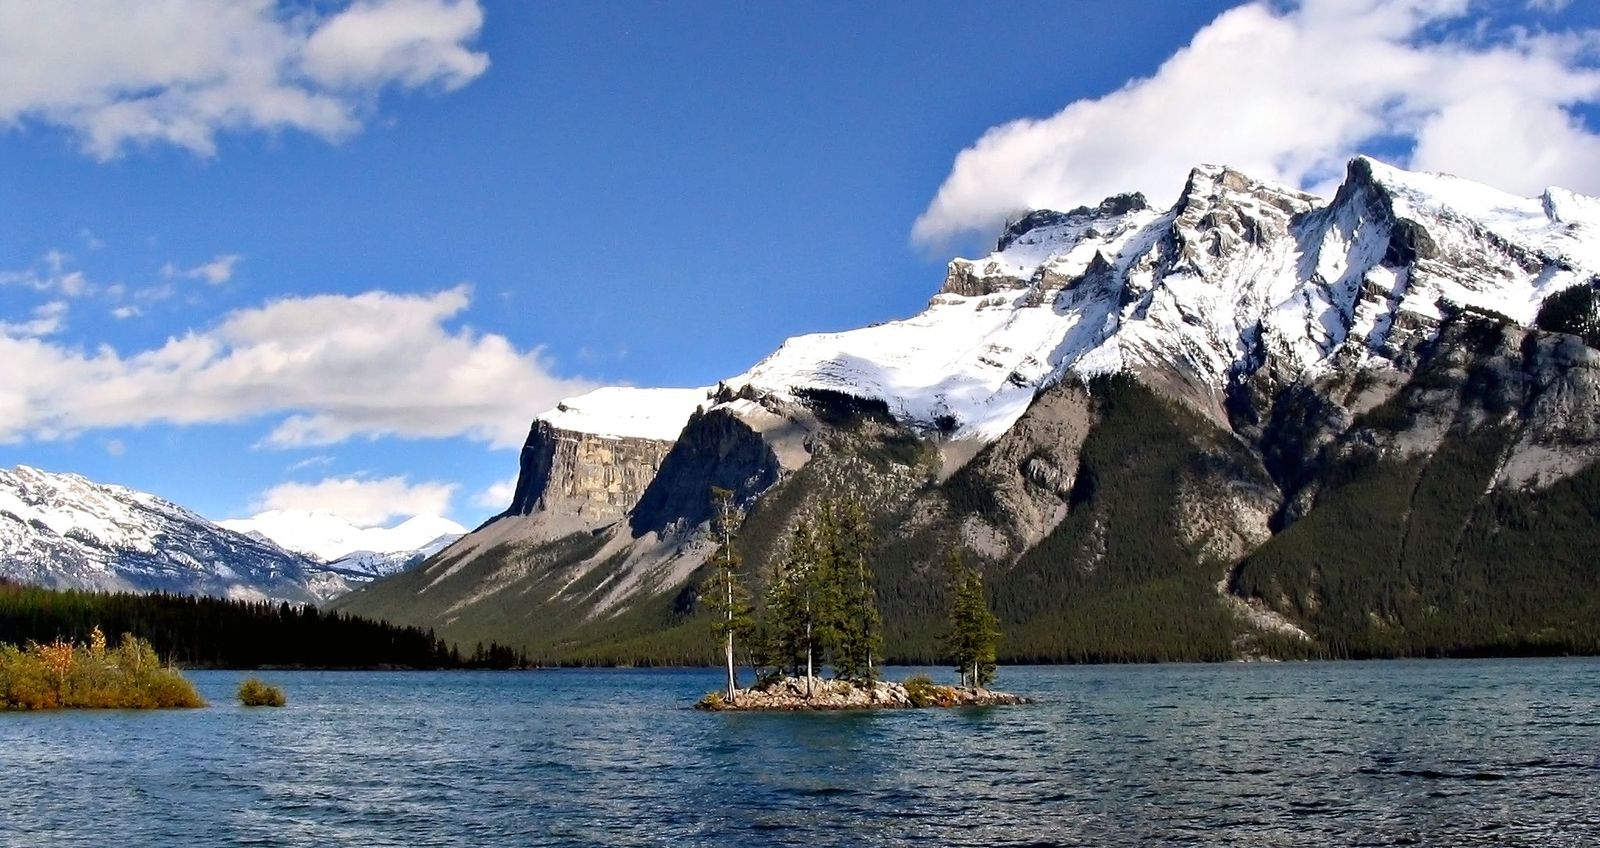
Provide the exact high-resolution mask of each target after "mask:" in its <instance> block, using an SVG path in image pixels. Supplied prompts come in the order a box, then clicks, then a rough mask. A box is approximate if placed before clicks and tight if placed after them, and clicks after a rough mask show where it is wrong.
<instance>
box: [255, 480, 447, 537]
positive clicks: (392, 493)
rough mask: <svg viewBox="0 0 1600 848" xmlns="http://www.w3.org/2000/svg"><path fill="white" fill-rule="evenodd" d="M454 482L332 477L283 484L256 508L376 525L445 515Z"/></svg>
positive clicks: (273, 489)
mask: <svg viewBox="0 0 1600 848" xmlns="http://www.w3.org/2000/svg"><path fill="white" fill-rule="evenodd" d="M456 488H457V486H456V484H455V483H441V482H427V483H415V484H413V483H411V482H409V481H408V480H407V479H406V478H405V477H384V478H381V479H373V480H369V479H364V478H360V477H329V478H327V479H325V480H321V481H319V482H316V483H283V484H280V485H277V486H274V487H272V488H271V489H268V490H267V491H266V492H264V493H263V494H262V495H261V499H260V500H259V501H258V502H257V503H256V505H255V508H256V509H257V510H259V511H264V510H273V509H288V510H312V511H319V512H331V513H333V514H335V515H337V516H339V517H341V518H343V519H344V520H346V521H348V522H350V523H351V524H354V525H356V526H357V527H377V526H379V525H382V524H384V523H385V522H387V521H388V520H389V519H391V518H396V517H400V518H410V517H411V516H414V515H430V514H431V515H445V514H447V513H448V512H449V511H450V501H451V499H452V498H453V497H455V491H456Z"/></svg>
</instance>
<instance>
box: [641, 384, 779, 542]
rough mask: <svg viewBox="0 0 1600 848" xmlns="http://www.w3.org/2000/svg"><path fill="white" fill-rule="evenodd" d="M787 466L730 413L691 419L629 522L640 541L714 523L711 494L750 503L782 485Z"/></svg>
mask: <svg viewBox="0 0 1600 848" xmlns="http://www.w3.org/2000/svg"><path fill="white" fill-rule="evenodd" d="M781 471H782V465H781V464H780V463H779V462H778V457H777V454H775V453H773V450H772V448H771V447H770V446H768V444H767V443H766V441H765V440H764V439H762V437H761V434H759V433H757V432H756V431H755V430H754V429H752V428H751V427H750V425H749V424H746V423H745V422H744V421H742V420H740V419H739V417H738V416H737V415H735V414H733V413H732V412H730V411H728V410H725V409H713V410H712V411H710V412H704V411H697V412H695V414H694V415H693V416H691V417H690V418H689V423H688V424H687V425H685V426H684V428H683V433H682V435H680V436H679V437H678V441H677V443H676V444H674V445H673V446H672V450H671V451H670V452H669V453H667V455H666V456H665V457H664V458H663V459H662V460H661V466H660V470H659V472H658V473H657V474H656V475H655V477H654V479H652V480H651V481H650V485H649V486H647V487H646V488H645V490H644V492H643V494H641V495H640V496H639V503H638V505H637V506H636V507H634V509H633V511H632V513H631V514H630V515H629V517H628V523H629V526H630V527H631V528H632V529H633V534H634V536H642V535H644V534H646V533H650V532H654V533H656V534H658V535H660V536H668V535H672V534H673V533H674V532H681V531H684V530H689V529H692V528H694V527H697V526H699V525H700V524H701V523H702V522H705V521H708V520H710V518H711V512H712V504H711V490H712V489H713V488H721V489H728V490H729V491H731V492H733V496H734V500H735V502H737V503H748V502H749V501H750V500H752V499H753V498H754V497H755V496H756V495H759V494H761V493H762V492H764V491H766V490H767V489H768V488H770V487H771V486H772V484H773V483H776V482H778V476H779V474H780V472H781Z"/></svg>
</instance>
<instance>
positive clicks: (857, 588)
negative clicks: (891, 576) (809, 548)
mask: <svg viewBox="0 0 1600 848" xmlns="http://www.w3.org/2000/svg"><path fill="white" fill-rule="evenodd" d="M827 508H828V509H829V510H830V511H831V512H832V515H833V518H832V527H833V529H834V536H833V545H832V560H833V562H832V566H833V567H832V576H833V579H834V580H835V581H836V587H837V588H836V590H835V591H836V594H837V596H838V598H839V606H838V618H837V621H836V622H835V625H834V635H835V638H836V642H835V645H834V652H833V670H834V674H835V675H836V676H838V677H843V678H847V679H853V680H873V679H876V678H877V669H876V668H875V667H874V665H873V657H874V656H876V655H877V654H878V653H879V651H880V649H881V646H882V642H883V635H882V630H883V617H882V615H881V614H880V613H879V612H878V596H877V590H876V589H875V588H874V587H873V581H872V566H871V553H872V544H873V540H872V526H871V524H870V522H868V521H867V513H866V509H865V508H864V507H862V505H861V502H860V501H858V500H856V499H855V498H851V497H845V498H842V499H840V500H837V501H833V502H830V503H829V504H828V507H827Z"/></svg>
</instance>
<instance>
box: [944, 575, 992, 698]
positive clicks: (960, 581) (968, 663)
mask: <svg viewBox="0 0 1600 848" xmlns="http://www.w3.org/2000/svg"><path fill="white" fill-rule="evenodd" d="M947 562H948V566H949V570H950V631H949V633H948V634H947V635H946V637H945V644H946V646H947V649H948V651H949V655H950V659H951V661H952V662H954V663H955V666H956V671H957V672H959V673H960V674H961V682H962V684H963V685H971V686H986V685H988V684H989V683H991V682H993V681H994V678H995V670H996V669H995V652H996V648H997V646H998V643H999V641H1000V623H999V620H998V619H997V618H995V614H994V612H993V611H991V610H990V609H989V601H988V599H987V598H986V597H985V596H984V592H983V576H982V575H981V574H979V573H978V572H977V570H976V569H973V568H971V567H969V566H968V565H967V564H966V563H964V562H963V561H962V559H961V552H960V551H957V550H952V551H951V552H950V555H949V558H948V560H947Z"/></svg>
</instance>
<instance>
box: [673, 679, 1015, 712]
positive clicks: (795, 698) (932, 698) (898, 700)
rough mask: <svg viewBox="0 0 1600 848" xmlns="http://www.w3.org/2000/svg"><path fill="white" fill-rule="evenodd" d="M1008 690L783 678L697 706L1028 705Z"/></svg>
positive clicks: (732, 708) (784, 709) (790, 709)
mask: <svg viewBox="0 0 1600 848" xmlns="http://www.w3.org/2000/svg"><path fill="white" fill-rule="evenodd" d="M1031 703H1033V701H1032V700H1030V699H1028V698H1024V697H1022V696H1020V695H1012V694H1010V693H1008V692H997V691H994V690H992V689H985V688H983V687H981V686H980V687H971V686H939V685H936V684H922V685H918V684H912V685H911V686H909V687H908V686H907V685H906V684H904V683H889V682H886V681H882V680H874V681H871V682H861V681H851V680H824V679H822V678H818V677H813V678H811V679H810V680H809V681H808V680H806V679H805V678H796V677H785V678H783V679H781V680H776V681H773V682H771V683H768V684H765V685H763V686H759V687H752V688H750V689H737V690H735V691H734V696H733V699H732V700H728V698H727V696H726V695H724V694H723V693H721V692H713V693H711V694H710V695H707V696H706V697H704V698H702V699H701V700H700V701H699V703H697V704H695V706H696V707H697V708H698V709H702V710H710V711H713V712H720V711H750V712H804V711H807V710H822V711H827V710H875V709H916V708H923V707H993V706H1014V705H1019V704H1031Z"/></svg>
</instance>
